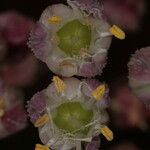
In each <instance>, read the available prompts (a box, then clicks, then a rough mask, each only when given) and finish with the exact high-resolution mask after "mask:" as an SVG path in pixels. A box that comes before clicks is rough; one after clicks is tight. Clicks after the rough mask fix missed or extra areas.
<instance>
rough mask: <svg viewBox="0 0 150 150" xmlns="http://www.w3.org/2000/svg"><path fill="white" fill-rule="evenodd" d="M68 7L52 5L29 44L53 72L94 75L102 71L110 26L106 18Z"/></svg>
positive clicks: (64, 74)
mask: <svg viewBox="0 0 150 150" xmlns="http://www.w3.org/2000/svg"><path fill="white" fill-rule="evenodd" d="M68 4H69V6H66V5H63V4H56V5H52V6H49V7H48V8H46V10H44V12H43V13H42V15H41V18H40V20H39V22H38V23H37V26H36V28H35V29H34V30H33V31H32V32H31V36H30V39H29V47H30V48H31V49H32V50H33V52H34V54H35V56H36V57H37V58H39V59H40V60H42V61H44V62H45V63H46V64H47V66H48V67H49V68H50V70H52V71H53V72H54V73H56V74H59V75H62V76H66V77H70V76H73V75H79V76H84V77H92V76H95V75H98V74H101V73H102V69H103V67H104V66H105V64H106V58H107V50H108V48H109V46H110V43H111V35H112V34H111V33H110V31H109V28H110V26H109V25H108V23H107V22H105V21H104V20H103V19H96V18H93V17H92V16H88V15H87V14H85V13H83V12H82V11H81V10H80V9H79V8H78V7H77V6H76V5H75V4H74V3H73V2H72V1H70V0H68Z"/></svg>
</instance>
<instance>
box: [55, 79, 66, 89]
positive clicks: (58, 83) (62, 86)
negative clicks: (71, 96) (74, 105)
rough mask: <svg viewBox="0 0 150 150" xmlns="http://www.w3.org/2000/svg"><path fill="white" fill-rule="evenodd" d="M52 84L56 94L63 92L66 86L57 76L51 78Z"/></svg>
mask: <svg viewBox="0 0 150 150" xmlns="http://www.w3.org/2000/svg"><path fill="white" fill-rule="evenodd" d="M53 82H54V84H55V87H56V89H57V91H58V92H63V91H64V90H65V88H66V85H65V83H64V81H63V80H62V79H60V78H59V77H58V76H54V77H53Z"/></svg>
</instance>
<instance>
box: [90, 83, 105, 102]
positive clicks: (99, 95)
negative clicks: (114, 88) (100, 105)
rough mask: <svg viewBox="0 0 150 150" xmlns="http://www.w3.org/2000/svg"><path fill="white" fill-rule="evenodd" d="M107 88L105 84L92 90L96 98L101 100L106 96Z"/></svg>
mask: <svg viewBox="0 0 150 150" xmlns="http://www.w3.org/2000/svg"><path fill="white" fill-rule="evenodd" d="M105 90H106V88H105V84H103V85H100V86H98V87H97V88H96V89H95V90H94V91H93V92H92V95H93V97H94V98H95V99H96V100H100V99H101V98H102V97H103V96H104V94H105Z"/></svg>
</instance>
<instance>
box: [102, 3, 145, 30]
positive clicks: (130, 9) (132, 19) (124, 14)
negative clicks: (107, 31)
mask: <svg viewBox="0 0 150 150" xmlns="http://www.w3.org/2000/svg"><path fill="white" fill-rule="evenodd" d="M144 5H145V4H144V0H105V1H104V2H103V13H104V16H105V17H106V18H107V20H108V21H109V22H111V23H113V24H117V25H119V26H120V27H121V28H123V29H125V30H130V31H133V30H136V29H137V28H138V27H139V26H140V20H141V19H142V16H143V14H144ZM122 18H123V19H122Z"/></svg>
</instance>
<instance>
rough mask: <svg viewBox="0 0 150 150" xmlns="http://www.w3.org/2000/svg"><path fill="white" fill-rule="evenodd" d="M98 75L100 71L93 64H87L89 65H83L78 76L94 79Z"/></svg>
mask: <svg viewBox="0 0 150 150" xmlns="http://www.w3.org/2000/svg"><path fill="white" fill-rule="evenodd" d="M97 73H98V70H97V68H96V66H95V64H94V63H92V62H87V63H83V64H81V66H80V68H79V73H78V75H79V76H84V77H94V76H96V75H97Z"/></svg>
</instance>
